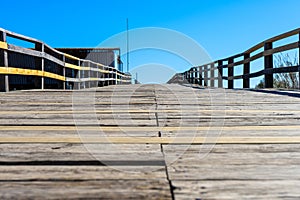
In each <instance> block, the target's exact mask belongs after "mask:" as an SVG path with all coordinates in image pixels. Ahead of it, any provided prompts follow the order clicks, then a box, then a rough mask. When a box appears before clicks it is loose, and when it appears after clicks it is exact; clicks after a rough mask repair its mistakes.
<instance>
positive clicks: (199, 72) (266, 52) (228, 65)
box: [181, 28, 300, 89]
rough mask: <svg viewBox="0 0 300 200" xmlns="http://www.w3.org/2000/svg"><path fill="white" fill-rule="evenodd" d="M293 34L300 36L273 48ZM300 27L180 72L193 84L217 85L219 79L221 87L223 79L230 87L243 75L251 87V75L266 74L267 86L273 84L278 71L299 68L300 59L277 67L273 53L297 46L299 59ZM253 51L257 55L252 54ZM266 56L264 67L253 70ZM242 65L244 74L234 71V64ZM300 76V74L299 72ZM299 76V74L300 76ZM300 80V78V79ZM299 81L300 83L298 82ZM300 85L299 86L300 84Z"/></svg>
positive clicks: (265, 81)
mask: <svg viewBox="0 0 300 200" xmlns="http://www.w3.org/2000/svg"><path fill="white" fill-rule="evenodd" d="M291 36H298V37H297V41H296V42H291V43H288V44H285V45H282V46H279V47H276V48H273V44H274V42H277V41H280V40H282V39H286V38H289V37H291ZM261 48H263V51H262V52H259V53H256V51H258V50H259V49H261ZM299 48H300V29H299V28H298V29H295V30H292V31H289V32H286V33H283V34H280V35H278V36H275V37H272V38H270V39H267V40H265V41H263V42H261V43H259V44H257V45H255V46H253V47H251V48H249V49H248V50H246V51H244V52H243V53H239V54H236V55H233V56H230V57H228V58H224V59H220V60H217V61H214V62H211V63H207V64H204V65H201V66H194V67H191V68H190V69H189V70H187V71H185V72H183V73H182V74H181V75H182V77H183V78H184V80H186V81H187V82H189V83H191V84H199V85H200V86H210V87H215V82H216V81H217V85H218V87H220V88H222V87H223V80H226V81H228V84H227V85H228V88H229V89H233V88H234V80H238V79H242V80H243V85H242V87H243V88H250V78H255V77H259V76H262V75H264V86H265V88H272V87H273V82H274V77H273V74H276V73H290V72H299V74H300V67H299V62H298V64H297V65H295V66H279V67H278V66H277V67H274V63H273V59H274V58H273V56H274V54H276V53H281V52H284V51H288V50H294V49H298V53H299V55H298V57H299V59H300V49H299ZM252 54H254V55H252ZM261 58H263V59H264V61H263V64H262V66H261V67H262V69H261V70H258V71H256V72H251V70H250V68H251V63H252V62H253V61H257V60H258V59H261ZM241 65H243V72H242V75H235V73H234V69H235V67H238V66H241ZM224 69H227V76H224V75H223V73H224ZM299 77H300V76H299ZM299 79H300V78H299ZM298 82H299V83H300V80H298ZM299 85H300V84H299ZM299 87H300V86H299Z"/></svg>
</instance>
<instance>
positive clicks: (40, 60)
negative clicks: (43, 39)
mask: <svg viewBox="0 0 300 200" xmlns="http://www.w3.org/2000/svg"><path fill="white" fill-rule="evenodd" d="M35 50H36V51H40V52H41V53H42V57H41V58H39V57H38V58H35V69H36V70H41V71H42V72H43V73H44V69H45V64H44V62H45V61H44V52H45V45H44V43H35ZM39 65H40V66H39ZM38 79H39V77H35V87H36V88H37V87H38V85H39V84H41V85H40V88H41V89H42V90H44V88H45V87H44V86H45V85H44V84H45V79H44V75H43V76H42V77H41V79H40V81H41V82H40V81H39V80H38Z"/></svg>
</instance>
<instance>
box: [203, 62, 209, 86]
mask: <svg viewBox="0 0 300 200" xmlns="http://www.w3.org/2000/svg"><path fill="white" fill-rule="evenodd" d="M203 71H204V86H205V87H207V81H208V70H207V65H204V66H203Z"/></svg>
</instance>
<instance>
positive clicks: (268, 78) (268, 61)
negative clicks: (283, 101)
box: [264, 42, 274, 88]
mask: <svg viewBox="0 0 300 200" xmlns="http://www.w3.org/2000/svg"><path fill="white" fill-rule="evenodd" d="M272 48H273V43H272V42H266V43H265V45H264V51H267V50H270V49H272ZM264 62H265V63H264V64H265V67H264V69H265V70H268V69H272V68H273V54H271V55H268V56H265V57H264ZM273 79H274V78H273V73H268V72H267V71H265V88H273V81H274V80H273Z"/></svg>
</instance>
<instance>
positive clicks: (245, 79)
mask: <svg viewBox="0 0 300 200" xmlns="http://www.w3.org/2000/svg"><path fill="white" fill-rule="evenodd" d="M248 58H250V53H245V54H244V61H245V60H246V59H248ZM249 73H250V61H249V62H246V63H244V70H243V75H246V74H249ZM243 88H250V78H249V76H247V77H243Z"/></svg>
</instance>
